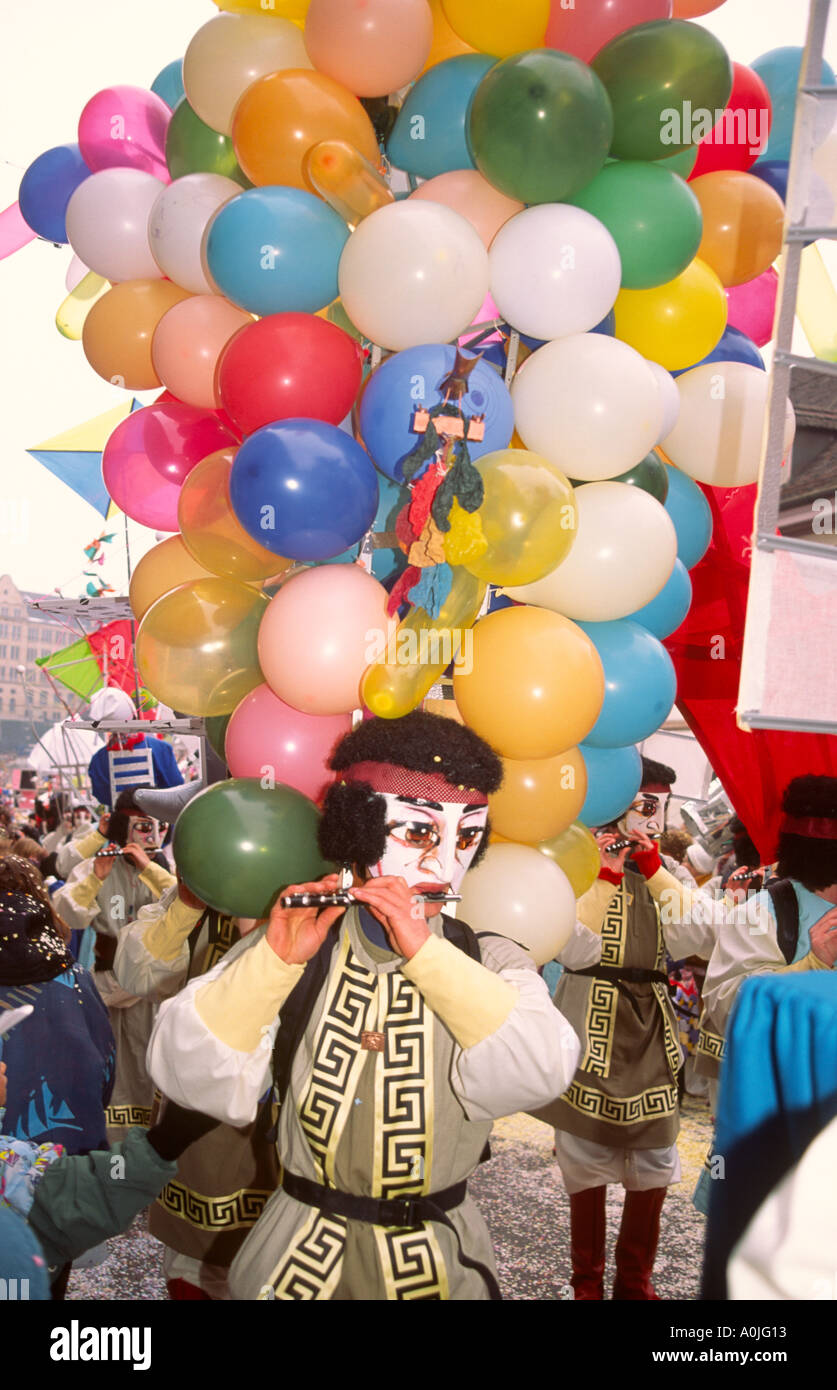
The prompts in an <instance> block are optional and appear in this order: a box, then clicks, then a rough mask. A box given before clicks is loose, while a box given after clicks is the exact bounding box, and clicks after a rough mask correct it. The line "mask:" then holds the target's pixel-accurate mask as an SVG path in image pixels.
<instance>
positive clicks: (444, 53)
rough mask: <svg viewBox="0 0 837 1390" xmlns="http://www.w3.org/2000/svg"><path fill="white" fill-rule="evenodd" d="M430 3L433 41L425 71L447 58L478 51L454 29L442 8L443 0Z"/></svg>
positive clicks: (429, 0) (423, 70) (431, 0)
mask: <svg viewBox="0 0 837 1390" xmlns="http://www.w3.org/2000/svg"><path fill="white" fill-rule="evenodd" d="M428 3H429V5H430V12H431V14H432V15H433V42H432V43H431V45H430V52H429V53H428V55H427V62H426V63H425V65H424V67H423V68H422V72H423V73H424V72H427V69H428V68H435V66H436V64H437V63H443V62H444V61H445V59H446V58H459V57H461V55H462V54H463V53H476V51H477V50H476V49H475V48H472V47H471V45H470V44H469V43H466V42H465V40H464V39H461V38H460V37H459V35H458V34H457V33H456V31H455V30H454V29H451V27H450V25H449V24H448V21H447V17H446V15H445V12H444V10H443V9H442V0H428Z"/></svg>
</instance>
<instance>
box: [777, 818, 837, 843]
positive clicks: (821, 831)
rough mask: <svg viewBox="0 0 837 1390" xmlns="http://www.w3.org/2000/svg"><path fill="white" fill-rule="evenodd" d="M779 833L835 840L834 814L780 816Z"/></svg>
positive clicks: (812, 838)
mask: <svg viewBox="0 0 837 1390" xmlns="http://www.w3.org/2000/svg"><path fill="white" fill-rule="evenodd" d="M779 833H780V835H804V836H805V838H806V839H808V840H837V817H835V816H782V819H781V821H780V822H779Z"/></svg>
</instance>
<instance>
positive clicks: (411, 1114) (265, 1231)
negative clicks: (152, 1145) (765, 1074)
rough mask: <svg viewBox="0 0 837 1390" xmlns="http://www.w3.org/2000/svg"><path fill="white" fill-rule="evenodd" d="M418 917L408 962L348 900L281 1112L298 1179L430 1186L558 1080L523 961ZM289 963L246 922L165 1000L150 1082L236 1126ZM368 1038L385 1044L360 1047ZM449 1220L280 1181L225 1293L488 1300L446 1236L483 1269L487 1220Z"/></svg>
mask: <svg viewBox="0 0 837 1390" xmlns="http://www.w3.org/2000/svg"><path fill="white" fill-rule="evenodd" d="M428 926H429V928H430V931H431V937H430V939H429V940H428V941H426V942H425V943H424V945H423V946H422V947H421V949H420V950H419V951H418V952H417V953H416V955H415V956H414V957H413V958H412V960H410V961H406V962H405V961H404V960H402V959H401V958H399V957H396V956H394V955H392V954H391V953H390V952H385V951H383V950H380V949H379V948H377V947H376V946H374V945H373V944H372V943H370V942H369V941H368V940H367V939H366V937H365V936H364V935H363V932H362V931H361V928H360V917H359V913H358V910H357V909H356V908H350V909H349V910H348V911H347V912H346V914H345V915H344V917H343V918H342V920H341V923H340V930H339V933H338V935H337V940H336V943H335V945H334V948H333V951H332V956H331V962H330V965H329V969H328V974H327V978H326V981H325V984H324V985H323V987H322V989H321V991H320V993H319V996H318V998H317V1000H316V1002H315V1005H314V1008H313V1011H312V1013H311V1016H310V1018H309V1021H308V1026H307V1028H306V1030H305V1033H304V1037H303V1039H302V1042H301V1044H300V1046H299V1047H298V1049H297V1052H296V1056H295V1058H294V1062H293V1066H292V1069H291V1077H290V1084H289V1088H288V1094H287V1096H286V1097H285V1101H284V1104H283V1106H282V1109H281V1112H280V1116H279V1130H278V1151H279V1156H280V1158H281V1161H282V1163H283V1164H284V1165H285V1167H286V1168H287V1169H288V1170H289V1171H290V1172H292V1173H294V1174H296V1175H297V1176H300V1177H302V1178H307V1179H309V1180H312V1181H315V1182H317V1183H319V1184H321V1185H327V1186H329V1187H334V1188H337V1189H338V1190H340V1191H343V1192H347V1193H351V1194H355V1195H358V1196H372V1197H379V1198H393V1197H399V1196H420V1195H426V1194H432V1193H434V1192H439V1191H441V1190H443V1189H445V1188H447V1187H450V1186H452V1185H453V1184H456V1183H459V1182H460V1181H462V1180H463V1179H466V1178H467V1177H469V1176H470V1174H471V1173H472V1172H473V1171H474V1169H475V1168H476V1166H477V1164H478V1163H479V1160H480V1156H481V1154H482V1152H483V1149H484V1146H485V1143H486V1140H487V1137H488V1134H489V1132H490V1129H491V1122H492V1120H493V1119H495V1118H497V1117H499V1116H501V1115H505V1114H509V1113H512V1112H514V1111H516V1110H518V1109H525V1108H531V1107H532V1106H533V1105H537V1104H543V1103H545V1101H546V1100H548V1099H550V1098H551V1097H553V1096H555V1095H557V1094H559V1093H560V1092H561V1091H562V1090H563V1089H564V1087H565V1086H567V1085H568V1084H569V1081H570V1080H571V1078H572V1075H573V1072H574V1071H575V1067H576V1064H577V1060H578V1052H579V1046H578V1040H577V1038H576V1036H575V1034H574V1033H573V1031H572V1029H571V1028H570V1026H569V1024H568V1023H567V1022H566V1020H565V1019H564V1018H563V1016H562V1015H561V1014H560V1013H559V1012H558V1011H557V1010H556V1009H555V1008H554V1007H553V1005H552V1002H551V1000H550V998H549V993H548V991H547V989H546V986H545V985H544V983H543V981H542V980H541V978H540V977H539V975H538V974H537V971H536V970H535V968H534V966H533V964H532V962H531V959H530V958H529V956H528V955H527V953H526V952H525V951H523V950H522V949H521V948H520V947H519V946H516V945H515V944H514V943H513V942H511V941H508V940H507V939H505V938H501V937H486V938H484V939H483V940H481V942H480V946H481V949H482V964H480V963H479V962H477V961H474V960H471V959H470V958H469V957H467V956H466V955H465V954H464V953H463V952H462V951H460V950H458V949H457V948H456V947H455V946H453V945H452V944H451V943H450V942H448V941H446V940H445V939H444V936H443V930H442V919H441V917H438V916H437V917H435V918H433V919H431V921H430V922H429V923H428ZM303 969H304V967H302V966H290V965H287V964H285V962H284V961H282V960H280V958H279V957H278V956H277V955H276V953H275V952H274V951H273V950H272V949H271V947H270V946H269V945H268V943H267V941H266V940H265V939H264V929H258V930H257V931H255V932H253V933H252V934H251V935H250V936H248V937H246V938H245V940H244V941H242V942H241V943H240V945H239V946H237V947H235V948H234V949H233V951H231V952H230V953H229V955H228V956H227V957H226V958H225V960H224V961H222V962H221V964H220V965H219V966H216V968H215V969H214V970H212V971H210V973H209V975H208V976H205V977H204V978H203V979H201V980H195V981H192V982H191V983H190V984H189V985H187V986H186V988H185V989H184V990H183V991H182V992H181V993H180V994H179V995H178V997H177V998H176V999H174V1000H171V1001H169V1002H167V1003H166V1004H164V1005H163V1006H162V1008H161V1010H160V1016H159V1018H158V1021H157V1026H156V1028H155V1031H154V1036H153V1037H152V1040H151V1045H150V1048H149V1064H150V1067H151V1071H152V1075H153V1076H154V1079H155V1081H156V1082H157V1084H158V1085H159V1086H160V1088H161V1089H162V1090H163V1091H164V1092H165V1093H166V1094H167V1095H169V1096H171V1097H172V1098H173V1099H175V1100H177V1101H179V1102H180V1103H181V1104H183V1105H188V1106H191V1107H193V1108H195V1109H198V1110H204V1111H206V1112H208V1113H209V1114H214V1115H216V1116H217V1117H218V1118H220V1119H223V1120H225V1121H227V1122H228V1123H231V1124H233V1125H241V1124H247V1123H249V1122H251V1121H252V1120H253V1118H254V1116H255V1114H256V1111H257V1109H258V1105H259V1100H260V1098H261V1097H262V1096H264V1094H265V1092H266V1090H267V1089H268V1087H269V1085H270V1083H271V1079H272V1050H273V1044H274V1039H275V1036H276V1031H277V1027H281V1008H282V1004H283V1002H284V1000H285V999H286V998H287V997H288V995H289V993H290V991H291V990H292V988H293V986H294V985H295V983H296V982H297V980H298V979H299V978H300V976H301V975H302V971H303ZM372 1033H378V1034H383V1036H384V1040H385V1041H384V1046H383V1050H373V1048H372V1047H370V1046H369V1035H370V1034H372ZM364 1035H366V1036H364ZM448 1216H449V1219H450V1221H451V1222H452V1224H453V1226H454V1228H455V1232H456V1234H454V1231H452V1230H450V1229H449V1228H448V1227H446V1226H444V1225H442V1224H441V1223H436V1222H424V1223H422V1224H420V1225H419V1226H417V1227H415V1228H404V1229H401V1228H384V1227H380V1226H374V1225H371V1224H368V1223H365V1222H358V1221H355V1220H347V1219H346V1218H344V1217H341V1216H332V1215H327V1214H325V1213H323V1212H322V1211H320V1210H319V1209H318V1208H315V1207H310V1206H307V1205H305V1204H303V1203H301V1202H298V1201H296V1200H295V1199H293V1198H291V1197H290V1196H289V1195H288V1194H287V1193H286V1192H285V1191H283V1190H282V1189H280V1190H278V1191H277V1192H276V1193H275V1194H274V1195H273V1196H272V1197H271V1199H270V1201H269V1202H268V1204H267V1206H266V1207H265V1210H264V1212H263V1214H262V1216H261V1218H260V1220H259V1221H258V1223H257V1224H256V1226H255V1228H254V1230H253V1231H252V1233H251V1234H250V1236H249V1237H248V1239H247V1240H246V1242H245V1243H244V1245H243V1247H242V1249H241V1251H240V1253H239V1255H238V1257H237V1258H236V1260H235V1263H234V1264H233V1267H232V1270H231V1278H230V1284H231V1290H232V1294H233V1297H234V1298H237V1299H273V1298H276V1299H280V1300H302V1299H335V1300H353V1299H375V1300H381V1299H469V1300H470V1299H485V1298H487V1297H488V1296H489V1295H488V1291H487V1288H486V1285H485V1282H484V1280H483V1278H482V1276H481V1275H480V1274H479V1272H477V1271H475V1270H472V1269H469V1268H467V1267H465V1266H463V1265H462V1264H461V1262H460V1259H459V1245H458V1242H457V1238H458V1240H459V1241H461V1247H462V1250H463V1251H464V1253H465V1254H466V1256H468V1257H469V1258H472V1259H476V1260H479V1261H481V1262H482V1263H483V1264H485V1265H487V1266H488V1267H489V1268H491V1267H492V1266H493V1257H492V1251H491V1242H490V1239H489V1235H488V1231H487V1229H486V1227H485V1224H484V1222H483V1220H482V1218H481V1217H480V1215H479V1212H478V1211H477V1209H476V1207H475V1206H474V1204H473V1202H472V1201H471V1199H470V1198H469V1197H466V1199H465V1201H464V1202H462V1204H461V1205H460V1206H459V1207H457V1208H455V1209H454V1210H452V1211H451V1212H449V1213H448Z"/></svg>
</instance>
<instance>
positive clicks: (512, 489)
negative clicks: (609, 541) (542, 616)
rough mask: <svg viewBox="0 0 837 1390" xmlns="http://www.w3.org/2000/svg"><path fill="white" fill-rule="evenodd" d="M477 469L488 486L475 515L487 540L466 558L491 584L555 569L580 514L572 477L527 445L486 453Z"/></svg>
mask: <svg viewBox="0 0 837 1390" xmlns="http://www.w3.org/2000/svg"><path fill="white" fill-rule="evenodd" d="M476 468H477V470H478V471H479V473H480V474H481V475H482V480H483V484H484V486H485V497H484V498H483V503H482V506H481V507H480V509H479V511H478V512H477V514H476V515H477V516H478V517H479V520H480V524H481V526H482V532H483V536H484V537H485V542H486V544H485V547H484V548H483V549H482V551H481V553H479V554H477V555H476V556H475V557H474V558H473V559H466V558H464V557H463V559H462V563H463V564H464V565H467V567H468V569H469V570H470V571H471V573H472V574H475V575H477V576H478V577H479V578H480V579H485V580H486V581H487V582H489V583H491V584H531V583H534V581H535V580H536V579H543V578H544V576H545V575H547V574H551V573H552V571H553V570H554V569H555V567H556V565H560V563H561V561H562V560H563V559H565V557H566V555H567V554H568V552H569V549H570V546H571V545H572V543H573V541H574V540H575V533H576V525H577V521H578V515H577V510H576V503H575V496H574V494H573V489H572V486H571V484H570V482H569V480H568V479H567V478H565V477H564V474H563V473H562V472H561V471H560V469H558V468H556V467H555V465H554V464H552V463H550V462H549V461H548V460H547V459H545V458H542V457H541V455H540V454H535V453H531V452H530V451H529V450H528V449H498V450H497V451H496V452H495V453H493V454H484V455H483V457H482V458H481V459H478V460H477V463H476ZM445 550H446V552H447V544H446V546H445ZM524 575H525V576H526V578H525V579H524V578H523V576H524Z"/></svg>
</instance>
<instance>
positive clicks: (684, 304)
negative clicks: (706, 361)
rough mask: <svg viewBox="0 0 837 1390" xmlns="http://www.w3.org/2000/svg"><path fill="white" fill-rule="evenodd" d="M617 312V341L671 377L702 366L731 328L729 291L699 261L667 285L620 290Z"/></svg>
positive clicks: (712, 271)
mask: <svg viewBox="0 0 837 1390" xmlns="http://www.w3.org/2000/svg"><path fill="white" fill-rule="evenodd" d="M613 312H614V315H615V318H616V327H615V334H616V337H617V338H621V339H622V342H623V343H629V344H630V346H631V347H632V348H636V351H637V352H638V353H640V354H641V355H642V356H643V357H648V358H650V359H651V361H652V362H659V364H660V366H661V367H665V368H666V369H667V370H668V371H670V372H676V371H679V370H680V368H682V367H693V366H694V365H695V363H696V362H700V361H702V360H703V358H704V357H706V355H707V353H710V352H711V351H712V349H713V348H714V347H716V346H717V344H718V343H719V342H720V339H721V335H722V334H723V331H724V329H725V328H726V326H727V299H726V295H725V294H724V287H723V285H722V284H721V282H720V280H719V279H718V276H717V275H716V274H715V272H714V270H710V268H709V266H708V265H705V264H704V262H703V261H700V260H697V259H695V260H693V261H692V262H691V264H690V265H687V266H686V269H685V270H684V271H682V273H681V274H680V275H678V276H676V277H675V279H674V280H669V281H668V282H667V283H666V284H665V285H657V286H656V287H655V288H654V289H652V290H620V292H619V294H618V295H617V296H616V303H615V304H614V306H613Z"/></svg>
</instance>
